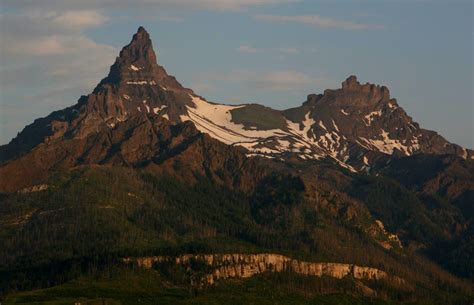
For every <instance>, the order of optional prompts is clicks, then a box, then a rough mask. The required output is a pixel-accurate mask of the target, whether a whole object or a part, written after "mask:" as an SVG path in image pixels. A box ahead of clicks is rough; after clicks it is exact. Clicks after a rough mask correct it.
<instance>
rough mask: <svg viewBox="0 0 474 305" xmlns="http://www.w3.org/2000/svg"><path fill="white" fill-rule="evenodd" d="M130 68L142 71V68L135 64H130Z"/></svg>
mask: <svg viewBox="0 0 474 305" xmlns="http://www.w3.org/2000/svg"><path fill="white" fill-rule="evenodd" d="M129 68H130V70H133V71H140V70H141V68H139V67H137V66H134V65H130V67H129Z"/></svg>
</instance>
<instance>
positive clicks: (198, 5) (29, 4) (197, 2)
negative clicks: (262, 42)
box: [2, 0, 300, 11]
mask: <svg viewBox="0 0 474 305" xmlns="http://www.w3.org/2000/svg"><path fill="white" fill-rule="evenodd" d="M299 1H300V0H101V1H97V0H81V1H78V0H41V1H31V0H14V1H4V2H5V3H2V4H4V5H5V6H6V7H14V8H41V7H43V8H44V7H50V8H55V9H57V10H64V9H72V10H84V9H108V10H111V9H117V10H119V9H123V8H132V9H135V10H140V9H142V10H154V11H160V10H163V9H180V10H209V11H239V10H244V9H247V8H251V7H259V6H265V5H272V4H283V3H294V2H299Z"/></svg>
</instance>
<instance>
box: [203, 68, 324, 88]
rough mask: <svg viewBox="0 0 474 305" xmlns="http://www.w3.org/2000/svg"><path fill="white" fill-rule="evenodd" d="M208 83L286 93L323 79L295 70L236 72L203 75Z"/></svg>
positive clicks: (318, 82)
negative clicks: (228, 83) (224, 83)
mask: <svg viewBox="0 0 474 305" xmlns="http://www.w3.org/2000/svg"><path fill="white" fill-rule="evenodd" d="M200 79H201V80H202V81H204V80H206V82H207V83H216V82H231V83H234V84H237V85H239V84H240V85H241V86H242V87H246V88H250V89H258V90H270V91H286V90H294V89H301V88H304V87H311V86H314V85H318V84H320V83H321V82H323V81H325V78H323V77H316V76H311V75H308V74H306V73H303V72H300V71H295V70H276V71H266V72H261V71H253V70H234V71H231V72H229V73H225V74H221V73H217V74H208V75H201V77H200Z"/></svg>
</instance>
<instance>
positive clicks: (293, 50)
mask: <svg viewBox="0 0 474 305" xmlns="http://www.w3.org/2000/svg"><path fill="white" fill-rule="evenodd" d="M237 51H238V52H240V53H251V54H252V53H276V54H286V55H295V54H299V53H300V52H302V49H300V48H297V47H280V48H257V47H252V46H249V45H241V46H239V47H238V48H237Z"/></svg>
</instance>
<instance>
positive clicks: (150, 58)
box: [120, 26, 156, 64]
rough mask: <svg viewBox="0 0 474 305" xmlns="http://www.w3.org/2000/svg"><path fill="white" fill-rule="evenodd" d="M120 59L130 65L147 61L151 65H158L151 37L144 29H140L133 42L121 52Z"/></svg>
mask: <svg viewBox="0 0 474 305" xmlns="http://www.w3.org/2000/svg"><path fill="white" fill-rule="evenodd" d="M120 58H123V59H125V60H127V61H128V62H130V63H134V62H137V61H145V62H147V63H149V64H156V54H155V51H154V50H153V44H152V42H151V39H150V35H149V34H148V32H147V31H146V30H145V28H144V27H142V26H141V27H139V28H138V31H137V33H136V34H134V35H133V38H132V41H131V42H130V43H129V44H128V45H126V46H125V47H124V48H123V49H122V51H121V52H120Z"/></svg>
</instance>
